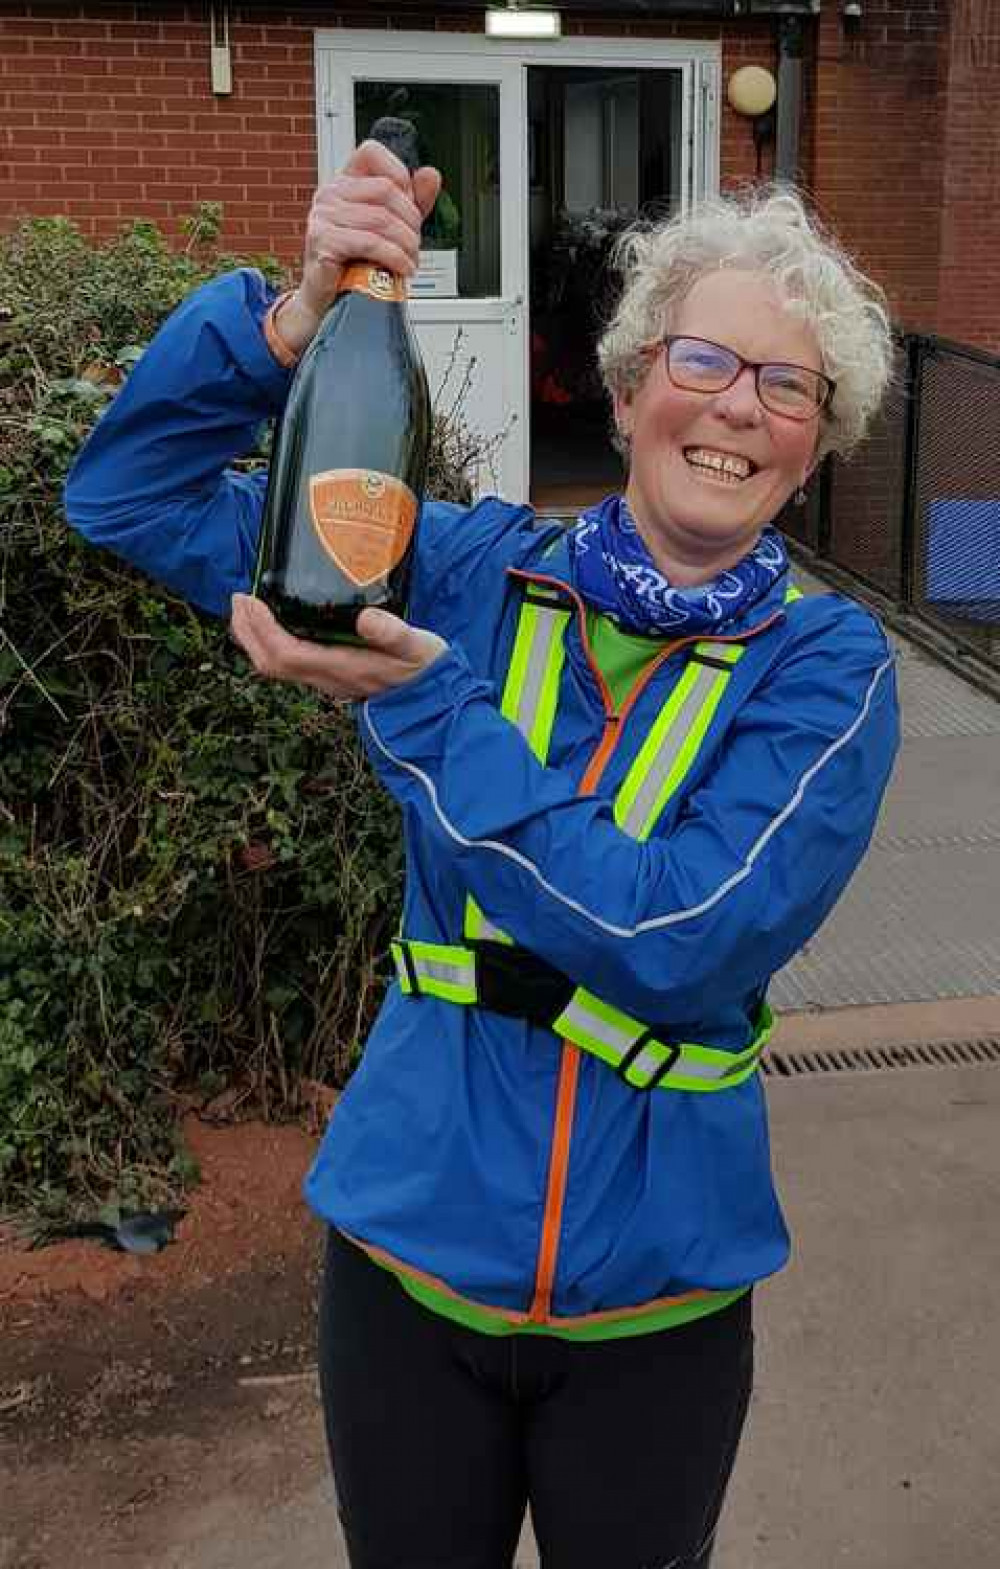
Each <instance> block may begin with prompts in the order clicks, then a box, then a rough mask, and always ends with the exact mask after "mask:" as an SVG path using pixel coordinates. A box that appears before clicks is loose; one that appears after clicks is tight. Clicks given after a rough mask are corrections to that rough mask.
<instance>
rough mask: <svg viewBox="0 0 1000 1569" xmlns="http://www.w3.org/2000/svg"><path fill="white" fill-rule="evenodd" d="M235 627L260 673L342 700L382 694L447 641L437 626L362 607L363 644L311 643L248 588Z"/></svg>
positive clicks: (237, 600)
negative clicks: (415, 624) (281, 621)
mask: <svg viewBox="0 0 1000 1569" xmlns="http://www.w3.org/2000/svg"><path fill="white" fill-rule="evenodd" d="M232 633H233V637H234V638H235V639H236V641H237V643H239V645H240V647H241V648H242V649H243V650H244V652H245V653H246V654H247V656H248V657H249V659H250V663H251V664H252V665H253V667H254V669H255V670H256V672H257V674H258V675H259V676H266V677H267V678H268V679H269V680H271V681H292V682H297V683H299V684H301V685H303V686H311V687H315V688H316V690H317V691H318V692H322V693H324V694H325V695H326V696H327V697H332V698H336V699H339V700H340V701H341V702H346V701H356V700H358V699H360V698H366V697H378V696H379V694H380V693H382V692H388V691H389V690H390V688H392V687H394V686H402V685H403V683H404V682H406V681H412V680H413V678H414V676H418V675H419V674H420V672H421V671H422V670H425V669H426V668H427V666H428V665H430V664H433V662H434V660H435V659H437V658H439V657H440V655H441V654H443V653H444V652H445V650H446V649H447V647H448V645H447V643H446V642H445V641H444V639H443V638H441V637H438V635H437V633H436V632H425V631H422V630H421V629H420V628H419V627H411V626H408V625H407V623H406V622H405V621H401V620H400V619H399V617H398V616H394V615H391V614H390V613H389V611H387V610H363V611H362V612H361V615H360V616H359V617H358V636H359V637H361V638H363V639H364V642H365V647H363V648H359V647H355V646H354V645H352V644H344V645H337V646H334V647H326V646H324V645H322V644H320V643H308V642H305V641H304V640H303V639H302V638H299V637H292V635H291V633H290V632H286V631H285V629H284V627H282V626H279V624H278V622H277V621H276V620H275V618H274V616H273V615H272V614H271V612H270V610H269V609H268V607H267V606H266V605H265V604H264V603H263V601H262V600H260V599H254V598H253V597H252V596H251V595H249V594H234V595H233V619H232Z"/></svg>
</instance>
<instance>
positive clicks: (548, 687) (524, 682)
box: [464, 587, 573, 943]
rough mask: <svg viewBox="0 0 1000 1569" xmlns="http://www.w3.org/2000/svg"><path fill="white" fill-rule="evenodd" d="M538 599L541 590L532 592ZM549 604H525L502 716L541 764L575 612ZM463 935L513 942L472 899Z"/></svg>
mask: <svg viewBox="0 0 1000 1569" xmlns="http://www.w3.org/2000/svg"><path fill="white" fill-rule="evenodd" d="M531 592H532V594H533V595H537V594H538V593H539V592H544V591H542V590H539V589H538V588H537V587H536V588H533V589H532V590H531ZM551 599H552V603H551V605H539V604H537V603H534V602H532V601H530V600H527V599H525V600H524V601H523V603H522V605H521V610H520V614H519V616H518V622H517V632H516V634H515V637H514V649H513V652H512V654H511V660H510V668H509V670H508V671H507V680H506V681H505V683H504V690H503V698H502V700H501V703H500V712H501V713H502V714H503V716H504V718H505V719H509V720H510V722H511V724H514V725H516V726H517V728H518V729H519V730H520V732H521V734H522V735H523V736H524V738H525V740H526V741H527V743H528V745H529V746H530V747H531V750H532V751H533V752H534V754H535V756H536V757H537V758H538V761H539V762H540V763H544V762H545V761H546V760H547V758H548V755H549V745H550V743H551V740H552V727H553V725H554V724H555V717H556V709H557V707H558V704H559V680H560V677H561V675H562V668H563V663H564V661H565V658H566V639H565V632H566V627H567V625H568V624H569V621H570V617H571V616H572V614H573V612H572V611H571V610H568V609H567V608H566V606H565V604H564V603H563V601H562V600H561V599H560V597H559V595H558V594H556V593H555V592H553V593H552V595H551ZM464 933H465V936H466V937H467V938H468V940H469V941H470V942H476V941H478V942H484V941H487V942H505V943H513V940H514V939H513V938H512V937H508V935H507V933H506V932H504V931H501V929H500V927H499V926H494V925H493V922H492V921H491V920H490V919H489V917H488V916H487V915H485V914H484V912H483V911H482V910H481V909H480V908H479V905H478V904H477V903H476V901H475V900H474V899H473V898H472V895H471V894H470V895H469V896H468V898H467V899H466V901H465V921H464Z"/></svg>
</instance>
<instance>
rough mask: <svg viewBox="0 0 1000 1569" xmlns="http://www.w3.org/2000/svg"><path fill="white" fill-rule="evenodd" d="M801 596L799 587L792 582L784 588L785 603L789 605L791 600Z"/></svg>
mask: <svg viewBox="0 0 1000 1569" xmlns="http://www.w3.org/2000/svg"><path fill="white" fill-rule="evenodd" d="M802 597H803V594H802V590H801V589H800V588H796V587H795V584H794V583H789V585H788V587H787V588H786V589H785V604H786V605H790V604H791V603H792V601H793V600H795V599H802Z"/></svg>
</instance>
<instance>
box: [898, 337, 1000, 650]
mask: <svg viewBox="0 0 1000 1569" xmlns="http://www.w3.org/2000/svg"><path fill="white" fill-rule="evenodd" d="M917 396H918V400H919V408H920V417H919V434H918V442H917V462H916V482H915V486H914V495H913V526H914V582H913V602H914V605H915V606H916V608H918V609H919V610H920V611H921V612H922V613H923V614H924V615H927V616H929V617H931V618H932V619H933V620H934V622H935V623H936V624H937V625H938V626H939V627H940V628H942V629H943V630H945V631H947V632H948V633H949V634H950V635H951V636H953V637H955V638H958V639H960V640H961V641H962V642H963V643H966V644H971V645H972V646H973V647H974V648H976V649H977V651H978V652H979V653H981V654H983V655H985V656H986V657H987V658H994V659H997V660H998V662H1000V363H991V362H990V361H989V360H986V359H982V360H981V359H979V358H978V357H975V358H973V357H972V356H970V355H969V354H968V353H967V352H965V351H959V350H956V349H953V348H952V347H950V346H948V345H943V344H940V343H934V342H928V343H927V344H926V346H925V348H924V352H923V354H922V356H921V361H920V368H919V378H918V386H917Z"/></svg>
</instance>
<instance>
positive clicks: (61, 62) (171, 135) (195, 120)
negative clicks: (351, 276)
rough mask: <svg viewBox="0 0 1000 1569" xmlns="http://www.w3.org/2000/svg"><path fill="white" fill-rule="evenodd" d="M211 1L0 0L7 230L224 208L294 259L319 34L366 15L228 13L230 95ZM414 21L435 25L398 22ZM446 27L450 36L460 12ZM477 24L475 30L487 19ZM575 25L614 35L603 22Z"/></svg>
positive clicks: (729, 116) (1, 215)
mask: <svg viewBox="0 0 1000 1569" xmlns="http://www.w3.org/2000/svg"><path fill="white" fill-rule="evenodd" d="M205 12H206V7H205V6H204V5H201V4H197V5H193V4H185V3H182V0H175V3H170V0H165V3H158V4H155V5H153V4H149V5H140V6H137V5H134V4H124V3H120V4H116V3H80V4H76V5H50V4H34V5H29V4H22V5H9V4H8V5H0V128H2V139H0V148H2V151H3V153H4V156H5V163H6V168H5V169H4V170H3V172H2V174H0V221H2V222H9V221H10V219H11V218H12V217H13V216H14V215H16V214H17V213H42V214H51V213H63V214H66V215H67V216H70V217H72V218H73V219H74V220H75V221H76V222H77V223H79V225H80V226H81V228H82V229H83V230H84V231H85V232H87V233H90V234H95V235H102V234H108V233H110V232H112V231H113V230H114V229H115V228H116V227H117V226H118V224H119V223H121V222H123V221H125V220H127V219H129V218H132V217H144V218H152V219H155V220H156V221H157V222H158V223H160V224H162V225H163V226H164V227H165V228H166V229H167V230H168V232H174V233H176V232H178V227H179V223H180V220H181V219H182V218H183V217H185V216H186V215H187V214H189V213H190V212H191V210H192V207H193V206H194V205H195V203H196V202H198V201H206V200H207V201H221V202H223V203H224V206H225V228H224V238H225V241H226V243H227V244H231V245H233V246H234V247H237V248H239V249H245V250H262V251H272V252H274V253H275V254H277V255H279V256H282V257H284V258H286V259H287V260H289V261H292V260H294V259H295V257H296V255H297V253H298V243H299V231H300V228H301V223H302V218H303V215H304V212H305V209H306V207H307V206H308V203H309V199H310V197H311V195H312V191H313V187H314V184H315V181H316V120H315V103H314V87H313V33H314V29H315V27H316V26H317V25H323V26H335V25H337V24H338V23H344V24H350V23H351V22H353V23H355V24H358V25H364V24H368V25H370V24H371V15H370V13H368V14H367V15H366V14H365V13H364V11H363V9H361V8H358V9H355V10H354V11H353V12H346V11H340V12H328V11H326V9H325V8H324V9H323V10H322V12H321V13H317V12H312V13H311V14H310V13H309V12H307V11H304V10H301V9H300V10H298V11H296V10H295V8H289V7H280V6H275V7H272V8H265V7H260V6H256V7H254V8H252V9H250V8H240V7H239V6H234V7H233V8H232V12H233V21H232V26H231V31H230V42H231V48H232V63H233V93H232V95H231V96H230V97H223V98H216V97H215V96H214V95H213V94H212V92H211V88H210V84H209V67H208V50H209V32H208V24H207V21H206V19H205ZM396 20H397V22H398V24H399V25H400V26H403V27H407V28H415V27H421V26H422V27H432V26H433V25H434V22H433V20H432V19H431V18H430V17H428V16H424V17H420V16H419V15H417V16H414V15H412V14H408V13H406V14H404V13H400V14H399V15H398V16H397V18H396ZM441 25H442V26H447V27H448V28H450V29H454V28H456V27H458V26H460V25H461V18H455V17H449V18H448V19H447V21H446V22H444V21H442V23H441ZM465 25H466V26H467V27H469V28H470V29H471V28H474V29H475V30H476V31H479V30H480V29H481V27H482V17H481V12H480V11H479V10H476V11H475V12H470V14H469V16H468V18H466V20H465ZM567 30H568V31H575V32H578V33H581V34H587V33H593V34H596V33H607V32H608V30H609V24H608V23H607V22H601V21H598V20H591V21H587V22H579V23H574V22H572V21H571V22H569V24H568V28H567ZM620 31H621V32H622V33H623V34H625V35H628V36H632V37H642V36H659V37H673V36H690V37H697V38H717V37H719V35H720V32H721V31H722V29H721V28H720V27H719V25H718V24H709V25H704V26H703V25H701V24H695V23H690V22H688V23H659V24H653V23H642V22H633V23H632V24H630V25H628V26H625V27H622V28H620ZM723 57H724V65H725V75H728V73H729V72H730V70H732V69H733V68H735V66H736V65H737V64H747V63H749V62H751V61H753V62H757V63H761V64H765V65H770V66H772V68H773V67H774V65H775V45H774V36H773V31H772V29H771V27H770V24H768V23H766V22H756V23H749V24H747V25H746V26H745V27H743V28H741V29H739V30H735V31H734V30H732V29H730V30H727V31H726V32H725V34H724V38H723ZM722 169H723V178H724V180H725V181H727V182H728V181H731V180H734V179H739V178H747V177H750V176H752V175H753V173H754V149H753V141H752V137H751V133H750V127H749V124H748V123H747V122H746V121H745V120H741V119H740V118H739V116H737V115H735V114H733V112H732V111H731V110H730V109H729V108H728V105H726V106H724V108H723V116H722Z"/></svg>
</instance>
